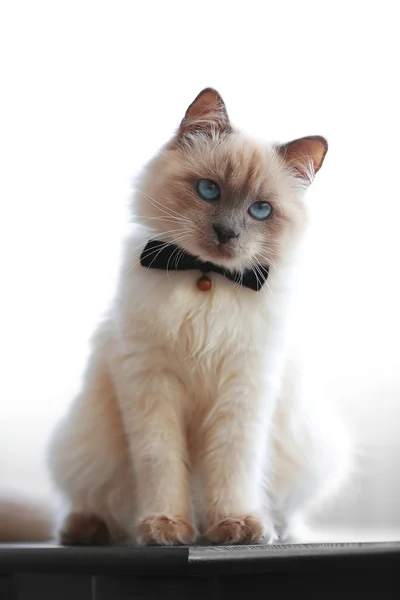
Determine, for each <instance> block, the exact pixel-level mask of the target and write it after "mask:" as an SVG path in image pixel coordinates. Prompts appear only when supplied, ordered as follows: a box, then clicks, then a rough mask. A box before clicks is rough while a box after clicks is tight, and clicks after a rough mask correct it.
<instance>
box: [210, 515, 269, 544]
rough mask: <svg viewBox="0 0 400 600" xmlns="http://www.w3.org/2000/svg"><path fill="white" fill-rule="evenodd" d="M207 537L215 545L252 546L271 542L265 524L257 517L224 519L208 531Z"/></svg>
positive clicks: (247, 516)
mask: <svg viewBox="0 0 400 600" xmlns="http://www.w3.org/2000/svg"><path fill="white" fill-rule="evenodd" d="M205 537H206V538H207V540H209V541H210V542H212V543H213V544H252V543H256V542H261V541H268V542H269V541H271V536H270V535H269V532H268V531H267V529H266V527H265V525H264V523H263V522H262V520H261V519H260V518H259V517H258V516H255V515H243V516H240V517H227V518H225V519H222V520H220V521H218V522H217V523H215V524H214V525H212V526H211V527H210V528H209V529H208V530H207V531H206V533H205Z"/></svg>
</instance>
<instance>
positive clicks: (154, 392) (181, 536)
mask: <svg viewBox="0 0 400 600" xmlns="http://www.w3.org/2000/svg"><path fill="white" fill-rule="evenodd" d="M133 390H134V392H133ZM120 395H121V398H120V403H121V408H122V413H123V417H124V425H125V431H126V433H127V437H128V442H129V449H130V455H131V461H132V465H133V470H134V474H135V480H136V502H137V506H136V520H135V521H136V527H135V530H136V531H135V537H136V540H137V541H138V543H140V544H160V545H176V544H191V543H193V542H194V540H195V538H196V530H195V528H194V526H193V525H192V524H191V518H192V515H191V512H192V511H191V498H190V489H189V488H190V486H189V462H188V452H187V444H186V436H185V429H184V409H185V399H186V395H185V390H184V389H183V387H182V384H181V383H180V381H179V379H178V378H177V377H176V376H175V375H174V374H173V373H172V372H171V371H168V370H165V371H162V370H161V371H160V370H159V369H157V370H153V369H149V370H148V371H147V372H144V371H142V372H138V371H137V370H136V371H135V374H134V377H133V378H132V377H130V378H129V381H125V382H124V385H123V386H122V387H121V388H120Z"/></svg>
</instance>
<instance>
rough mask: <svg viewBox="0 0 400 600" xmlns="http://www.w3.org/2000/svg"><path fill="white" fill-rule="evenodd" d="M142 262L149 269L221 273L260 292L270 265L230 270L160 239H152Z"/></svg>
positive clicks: (141, 257) (142, 255) (142, 257)
mask: <svg viewBox="0 0 400 600" xmlns="http://www.w3.org/2000/svg"><path fill="white" fill-rule="evenodd" d="M140 264H141V265H142V266H143V267H147V268H148V269H163V270H168V269H170V270H171V271H174V270H176V271H190V270H199V271H201V272H202V273H210V272H213V273H219V274H220V275H223V276H224V277H226V278H227V279H230V280H231V281H234V282H235V283H238V284H241V285H243V286H245V287H248V288H250V289H252V290H254V291H255V292H258V291H259V290H260V289H261V288H262V286H263V285H264V283H265V282H266V280H267V277H268V267H267V266H262V265H259V266H257V268H255V269H254V271H253V270H252V269H246V270H245V271H244V272H243V273H240V272H239V271H233V272H232V271H228V269H224V268H223V267H219V266H218V265H214V263H211V262H206V261H203V260H201V259H200V258H196V257H195V256H192V255H191V254H189V252H186V250H183V248H180V247H179V246H175V245H174V244H168V243H165V242H162V241H158V240H150V241H149V242H148V243H147V244H146V247H145V248H144V250H143V252H142V254H141V256H140Z"/></svg>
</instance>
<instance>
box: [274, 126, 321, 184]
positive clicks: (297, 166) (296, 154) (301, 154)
mask: <svg viewBox="0 0 400 600" xmlns="http://www.w3.org/2000/svg"><path fill="white" fill-rule="evenodd" d="M277 150H278V154H279V155H280V156H281V157H282V158H283V160H284V161H285V163H286V164H287V165H288V166H289V167H291V168H292V169H293V170H294V173H295V175H296V176H297V177H300V178H301V179H303V180H304V181H305V182H306V183H307V185H309V184H310V183H312V181H313V179H314V176H315V174H316V173H318V171H319V170H320V168H321V167H322V163H323V162H324V159H325V156H326V153H327V152H328V142H327V141H326V139H325V138H323V137H321V136H319V135H313V136H310V137H304V138H300V139H297V140H294V141H293V142H289V143H288V144H284V145H282V146H279V147H278V148H277Z"/></svg>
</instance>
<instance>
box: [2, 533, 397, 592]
mask: <svg viewBox="0 0 400 600" xmlns="http://www.w3.org/2000/svg"><path fill="white" fill-rule="evenodd" d="M256 596H257V597H265V598H268V599H269V600H271V599H274V598H280V599H281V598H285V599H286V598H288V599H292V598H293V599H294V600H297V599H298V598H307V599H309V600H310V599H311V600H312V599H314V598H315V599H318V600H329V599H330V598H340V599H343V598H352V599H356V600H357V599H358V598H365V597H367V598H369V597H371V598H377V599H378V600H385V599H386V598H396V599H397V600H399V599H400V542H395V543H394V542H388V543H371V544H309V545H301V544H299V545H274V546H264V545H259V546H236V547H235V546H234V547H204V546H195V547H192V548H186V547H181V548H171V547H168V548H156V547H151V548H139V547H135V546H110V547H103V548H81V547H80V548H70V547H69V548H66V547H60V546H52V545H0V600H128V599H129V600H132V599H136V598H138V599H145V598H152V599H153V598H160V599H163V600H164V599H170V598H171V599H178V600H179V599H181V598H190V599H193V600H196V599H198V598H206V599H207V600H214V599H220V598H222V599H227V600H228V599H229V600H231V599H232V598H243V599H245V600H247V599H249V598H252V597H256Z"/></svg>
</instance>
